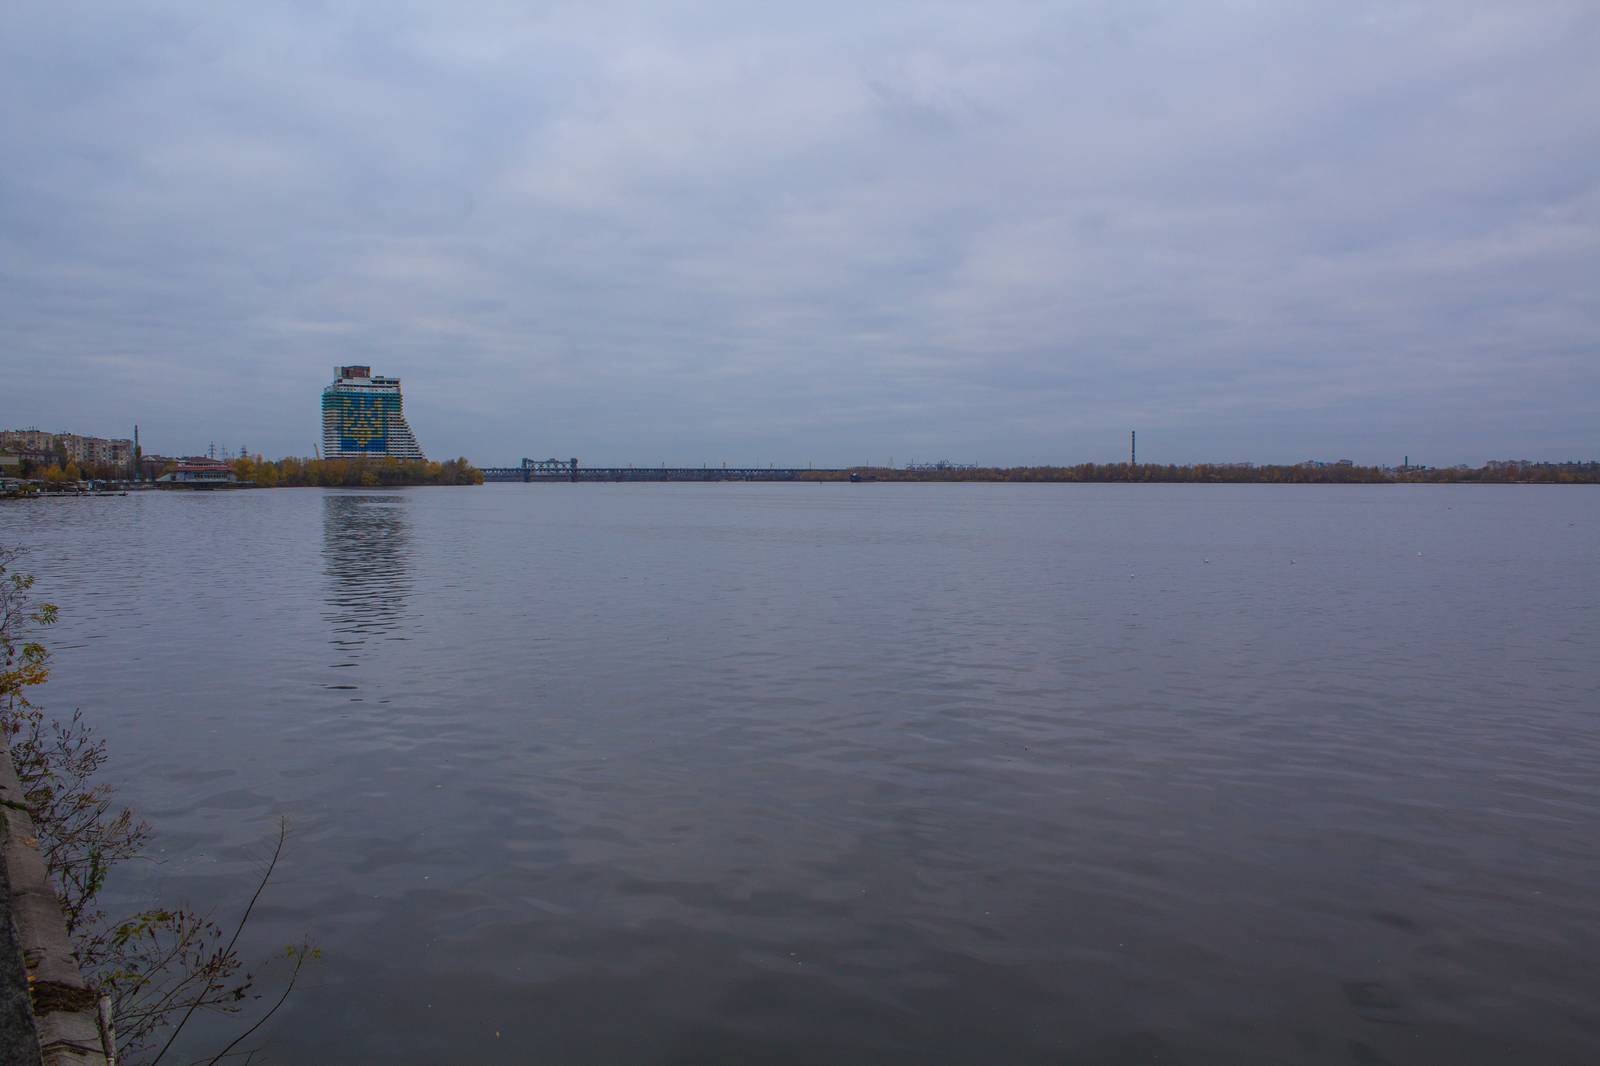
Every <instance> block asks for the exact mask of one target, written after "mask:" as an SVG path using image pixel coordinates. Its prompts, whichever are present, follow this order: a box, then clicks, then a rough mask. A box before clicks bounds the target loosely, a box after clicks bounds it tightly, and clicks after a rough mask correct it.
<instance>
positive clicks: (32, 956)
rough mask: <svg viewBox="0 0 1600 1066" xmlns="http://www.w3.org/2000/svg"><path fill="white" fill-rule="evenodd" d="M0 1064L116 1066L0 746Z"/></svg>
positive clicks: (104, 1016)
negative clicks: (74, 955)
mask: <svg viewBox="0 0 1600 1066" xmlns="http://www.w3.org/2000/svg"><path fill="white" fill-rule="evenodd" d="M0 1063H5V1064H6V1066H12V1064H15V1066H116V1046H115V1041H114V1038H113V1035H112V1032H111V1024H110V1014H109V1011H108V1010H107V1008H106V1004H104V1003H103V1002H102V1001H101V999H100V997H99V996H98V995H97V994H96V992H95V990H94V989H93V988H92V987H90V985H89V983H88V982H87V981H85V980H84V978H83V974H82V973H81V972H80V971H79V969H78V961H77V959H75V958H74V957H73V955H72V942H71V941H70V940H69V939H68V938H67V925H66V921H65V920H64V919H63V918H62V916H61V907H60V904H59V902H58V901H57V899H56V894H55V890H54V889H52V888H51V887H50V879H49V876H48V875H47V874H46V872H45V865H44V856H43V855H42V854H40V852H39V839H38V834H37V833H36V832H35V831H34V827H33V819H32V818H30V817H29V816H28V810H27V808H26V807H25V806H24V805H23V802H22V786H21V784H20V783H19V782H18V781H17V773H16V770H15V769H14V768H13V767H12V765H11V756H10V754H9V753H8V752H6V750H5V748H4V746H3V745H0Z"/></svg>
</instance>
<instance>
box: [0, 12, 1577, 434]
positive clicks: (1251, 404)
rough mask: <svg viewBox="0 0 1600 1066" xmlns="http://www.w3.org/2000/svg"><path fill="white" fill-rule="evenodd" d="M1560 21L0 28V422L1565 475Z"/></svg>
mask: <svg viewBox="0 0 1600 1066" xmlns="http://www.w3.org/2000/svg"><path fill="white" fill-rule="evenodd" d="M1597 34H1600V8H1596V6H1595V5H1593V4H1592V3H1585V2H1577V0H1572V2H1564V0H1551V2H1549V3H1541V4H1537V5H1514V4H1505V3H1487V2H1471V0H1463V2H1460V3H1451V4H1434V3H1406V2H1388V3H1363V2H1355V3H1331V2H1328V3H1309V4H1301V5H1262V6H1253V5H1236V4H1220V3H1192V4H1150V5H1129V4H1126V3H1120V2H1119V3H1112V2H1103V3H1062V4H1059V5H1045V6H1037V5H1024V4H1007V3H1001V4H996V5H986V6H984V7H983V8H982V9H981V10H979V9H977V8H972V7H970V6H963V5H950V6H938V5H927V4H916V5H911V4H905V5H901V4H885V5H871V6H867V7H863V6H861V5H847V4H827V3H823V4H819V5H808V6H807V7H806V8H804V9H792V10H791V9H783V8H779V9H774V10H766V9H752V8H749V7H748V6H747V5H736V4H718V3H713V4H710V5H705V6H700V7H696V8H695V9H694V11H693V12H681V11H680V12H671V11H667V10H663V9H662V8H660V7H659V6H657V5H648V4H638V5H628V4H622V5H616V6H606V7H604V8H603V9H602V8H599V7H594V8H591V7H588V6H573V7H567V8H552V9H545V10H537V11H534V10H524V9H522V8H521V7H520V6H516V5H511V6H506V5H500V4H491V3H463V4H451V5H436V4H426V3H419V4H400V5H383V6H381V7H375V8H351V9H342V8H334V9H324V8H314V7H297V6H282V7H280V6H273V7H257V8H250V9H234V8H219V7H216V6H215V5H208V4H201V3H197V2H195V3H189V2H174V3H156V4H144V3H133V4H128V5H117V6H115V7H106V8H85V9H79V10H78V11H77V13H76V14H74V15H72V16H70V17H69V16H65V15H63V14H62V13H61V12H60V11H59V10H58V9H57V8H55V7H52V6H49V5H43V4H27V3H24V4H14V5H9V6H8V7H7V8H6V9H5V10H4V12H3V13H0V90H3V97H4V99H5V100H7V101H10V103H9V105H7V106H3V107H0V135H3V136H4V138H5V143H6V144H7V153H8V158H9V159H10V160H11V165H10V166H8V167H7V168H5V170H4V171H3V172H0V247H3V248H4V252H5V254H4V255H3V256H0V352H3V353H4V356H3V357H0V358H3V370H0V380H3V382H4V391H3V394H0V424H4V425H7V426H38V427H39V428H40V429H44V430H47V431H51V432H55V431H68V432H74V433H78V434H83V435H98V436H107V437H119V438H120V437H125V436H128V435H131V431H132V426H133V424H134V423H135V422H137V423H138V424H139V425H140V427H141V432H142V438H143V442H144V445H145V448H146V449H147V450H149V451H153V452H162V453H165V454H203V453H204V451H205V449H206V447H207V446H208V445H209V444H211V443H213V442H215V443H217V444H219V445H220V444H222V443H224V442H226V443H228V444H230V445H231V446H232V447H234V448H235V449H236V448H237V447H238V446H240V445H244V446H247V447H248V448H249V449H250V450H251V451H252V452H260V453H262V454H265V455H268V456H273V457H276V456H282V455H310V454H311V453H312V451H313V448H314V447H316V446H317V445H318V444H319V442H320V441H321V440H322V425H321V423H320V422H319V421H318V420H317V417H316V412H317V407H316V404H317V402H318V400H317V398H318V395H319V393H320V391H321V389H322V388H323V386H324V385H325V384H326V383H327V373H328V368H329V367H330V366H333V365H335V364H371V365H372V366H374V367H378V368H381V371H382V373H384V374H387V375H391V376H393V377H397V378H400V379H401V380H402V381H403V382H404V387H405V396H406V415H407V416H408V418H409V420H410V423H411V426H412V428H413V429H414V430H415V433H416V437H417V438H418V439H419V440H421V441H422V442H424V443H425V444H426V451H427V453H428V455H429V456H430V457H433V458H441V459H442V458H449V457H454V456H457V455H464V456H466V457H467V458H469V459H471V460H473V461H475V462H478V463H482V464H502V463H515V462H516V461H517V460H519V459H520V458H522V457H524V456H528V457H533V458H543V457H545V456H550V455H555V456H559V457H566V456H578V457H580V458H581V459H582V460H583V461H584V462H585V463H588V464H592V465H608V464H617V465H625V464H629V463H632V464H638V465H659V464H666V465H683V466H695V465H700V464H702V463H706V464H717V463H722V462H729V463H736V464H750V465H765V464H769V463H771V464H777V465H796V466H804V465H807V464H815V465H817V466H846V465H855V464H862V463H887V462H888V461H889V460H890V459H891V458H892V459H893V460H894V461H895V463H896V465H904V464H906V463H908V462H932V461H937V460H941V459H946V460H950V461H953V462H958V463H979V464H995V465H1018V464H1028V463H1076V462H1080V461H1096V462H1117V461H1122V460H1124V459H1126V457H1127V434H1128V431H1129V430H1130V429H1137V430H1138V433H1139V458H1140V459H1141V461H1148V462H1153V463H1154V462H1160V463H1167V462H1171V463H1190V462H1204V461H1217V462H1226V461H1249V462H1255V463H1293V462H1299V461H1301V460H1305V459H1313V458H1315V459H1324V460H1337V459H1341V458H1350V459H1353V460H1355V461H1356V462H1358V463H1361V464H1373V465H1390V466H1392V465H1398V464H1399V463H1400V462H1401V461H1402V460H1403V457H1404V456H1406V455H1409V456H1410V457H1411V460H1412V462H1414V463H1418V464H1427V465H1433V466H1448V465H1452V464H1455V463H1469V464H1472V465H1478V464H1481V463H1483V462H1485V461H1488V460H1494V459H1506V458H1514V457H1516V458H1521V457H1526V458H1530V459H1534V460H1550V461H1562V460H1572V459H1580V460H1581V459H1592V458H1596V457H1597V456H1600V422H1597V420H1596V419H1595V417H1594V412H1595V410H1596V409H1597V407H1600V301H1597V300H1596V299H1595V297H1594V279H1595V278H1596V277H1600V178H1597V175H1600V147H1597V146H1600V115H1597V113H1596V111H1595V109H1594V107H1593V101H1594V100H1595V99H1600V73H1597V70H1596V65H1595V64H1594V63H1593V61H1592V55H1591V51H1592V49H1591V42H1593V41H1594V40H1595V39H1596V38H1597Z"/></svg>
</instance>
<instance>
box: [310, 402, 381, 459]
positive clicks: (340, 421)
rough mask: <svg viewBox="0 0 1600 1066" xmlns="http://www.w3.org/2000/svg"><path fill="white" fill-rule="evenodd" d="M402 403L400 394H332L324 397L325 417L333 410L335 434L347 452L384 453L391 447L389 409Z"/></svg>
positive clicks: (341, 448) (342, 448) (341, 447)
mask: <svg viewBox="0 0 1600 1066" xmlns="http://www.w3.org/2000/svg"><path fill="white" fill-rule="evenodd" d="M399 406H400V397H398V396H359V395H350V394H349V393H346V394H344V395H337V394H334V395H329V394H326V393H325V394H324V395H323V397H322V409H323V414H324V417H326V415H327V413H328V412H329V411H330V410H331V411H332V413H333V424H334V435H335V436H336V437H337V438H338V441H339V448H340V450H341V451H344V452H347V453H348V452H356V453H360V452H371V453H375V454H378V455H383V454H386V453H387V452H388V449H389V429H388V427H389V409H390V408H391V407H393V408H398V407H399Z"/></svg>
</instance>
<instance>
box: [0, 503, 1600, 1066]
mask: <svg viewBox="0 0 1600 1066" xmlns="http://www.w3.org/2000/svg"><path fill="white" fill-rule="evenodd" d="M0 541H5V542H21V543H24V544H27V545H29V546H31V547H32V549H33V553H32V555H31V557H30V560H29V564H28V568H30V569H32V570H33V571H35V572H36V573H37V574H38V575H39V577H40V582H39V591H41V592H42V593H44V594H45V595H46V596H47V597H48V598H50V599H52V600H54V601H56V602H57V603H59V604H60V606H61V622H60V624H59V625H58V626H57V627H56V629H55V631H54V632H53V634H52V635H51V643H52V646H53V648H54V650H55V653H56V674H55V678H54V680H52V681H51V683H50V684H49V685H48V686H47V687H46V688H45V689H44V690H43V692H42V693H41V696H40V702H42V703H43V704H44V705H45V706H46V707H47V708H48V709H50V710H52V711H55V712H58V713H59V712H69V711H70V710H71V709H72V708H74V707H80V708H82V710H83V711H84V714H85V715H86V716H87V717H88V719H89V720H90V721H92V722H93V723H94V724H95V725H96V726H97V727H98V728H99V730H100V732H101V733H102V735H103V736H104V737H105V738H106V739H107V741H108V742H109V745H110V751H111V762H110V764H109V766H108V767H107V769H106V771H105V772H106V775H107V776H108V777H109V778H111V779H112V780H114V781H116V782H117V783H118V785H119V787H120V790H121V792H120V795H121V798H122V799H123V800H125V801H127V802H128V803H130V804H132V805H133V806H135V807H137V809H138V810H139V811H140V813H141V814H143V815H144V816H145V817H147V818H148V819H150V821H151V822H152V823H153V824H154V826H155V828H156V839H155V843H154V845H153V847H152V849H151V856H152V858H153V859H154V860H155V861H141V862H135V863H131V864H128V865H126V866H124V867H122V868H120V869H119V870H118V872H117V874H116V875H115V878H114V881H113V885H112V887H111V889H110V890H109V897H110V900H111V902H112V903H113V904H115V905H126V906H131V905H133V904H136V903H140V902H147V901H150V900H153V899H162V900H167V901H171V900H180V899H181V900H187V901H190V902H193V903H197V904H201V905H203V906H205V907H208V908H210V907H214V908H216V910H217V916H218V917H219V918H222V919H227V920H231V916H232V915H233V914H234V913H236V912H237V910H238V909H239V908H240V907H241V906H242V905H243V903H244V901H245V900H246V899H247V898H248V896H249V894H250V892H251V890H252V889H253V888H254V885H255V878H256V877H257V876H258V875H259V874H260V871H261V868H262V866H263V863H264V860H265V857H266V856H267V855H268V854H269V853H270V850H271V840H272V838H273V835H274V826H275V825H276V820H277V819H278V818H279V817H280V816H286V817H287V818H288V820H289V826H290V836H289V842H288V845H287V849H286V853H285V856H284V858H283V860H282V862H281V864H280V866H279V868H278V870H277V872H276V874H275V876H274V877H273V879H272V882H271V884H270V885H269V887H268V889H267V891H266V894H265V895H264V897H263V902H262V905H261V907H260V908H259V910H258V912H257V915H256V917H255V918H254V919H253V920H252V921H251V923H250V925H249V926H248V927H247V930H246V936H245V940H244V954H245V955H246V956H247V958H248V959H250V960H251V961H254V960H255V959H257V958H260V957H262V956H264V955H266V954H267V953H269V952H270V951H272V950H274V949H277V950H281V948H282V946H283V945H284V944H287V943H289V942H292V941H295V940H297V939H299V938H300V937H301V936H302V935H309V936H310V937H311V938H312V939H313V940H315V941H316V943H317V944H319V945H320V946H321V947H322V948H323V949H324V952H325V956H324V958H323V960H322V961H321V963H320V964H318V965H317V966H316V967H315V968H314V970H313V971H311V972H310V974H309V976H308V979H307V984H306V985H305V986H304V987H302V988H300V989H298V990H297V991H296V992H295V994H294V995H293V996H292V997H291V998H290V1000H289V1002H288V1004H287V1005H286V1006H285V1007H284V1009H283V1010H282V1011H281V1012H280V1013H279V1015H278V1016H277V1017H276V1018H275V1019H274V1020H273V1022H272V1023H271V1024H270V1026H269V1028H267V1029H266V1030H264V1034H263V1040H262V1041H261V1043H264V1044H265V1052H264V1055H263V1056H258V1057H257V1059H256V1061H257V1062H307V1063H324V1062H327V1063H358V1062H383V1063H388V1064H411V1063H457V1062H460V1063H467V1062H471V1063H479V1062H506V1063H521V1062H534V1061H538V1062H550V1063H736V1062H737V1063H745V1062H751V1063H754V1062H760V1063H791V1062H792V1063H838V1062H860V1063H874V1064H882V1063H917V1064H922V1063H990V1062H993V1063H1153V1062H1160V1063H1228V1064H1235V1063H1263V1064H1264V1063H1287V1062H1296V1063H1445V1062H1448V1063H1452V1064H1460V1063H1509V1062H1539V1063H1593V1062H1595V1061H1597V1060H1600V665H1597V652H1600V492H1597V491H1594V490H1591V489H1586V488H1581V487H1580V488H1563V487H1532V486H1529V487H1518V486H1370V487H1364V486H1315V487H1312V486H1142V485H1094V486H1068V485H891V484H866V485H839V484H828V485H821V484H816V485H758V484H748V485H747V484H712V485H533V486H528V485H490V486H484V487H480V488H462V489H442V488H431V489H415V490H402V491H376V490H374V491H326V492H324V491H320V490H310V489H306V490H298V489H282V490H273V491H258V492H236V493H218V494H192V495H190V494H175V493H159V494H157V493H148V494H142V495H132V496H129V497H126V498H113V499H82V500H79V499H69V500H40V501H30V502H18V503H11V504H3V505H0ZM282 969H283V967H282V964H281V963H276V964H273V965H270V966H268V967H267V968H266V970H265V971H263V972H262V981H261V985H262V991H265V992H275V990H276V988H277V987H278V986H277V985H276V984H275V983H274V982H275V980H277V979H279V977H280V976H281V973H282ZM239 1028H240V1026H239V1025H238V1024H237V1023H228V1024H224V1025H223V1026H222V1027H221V1028H220V1029H219V1028H217V1027H215V1026H213V1027H212V1028H210V1029H202V1030H200V1031H199V1032H198V1034H197V1041H208V1040H212V1039H214V1036H215V1034H216V1033H220V1032H237V1031H238V1029H239ZM197 1046H198V1044H197ZM208 1046H214V1045H208ZM185 1061H186V1060H185Z"/></svg>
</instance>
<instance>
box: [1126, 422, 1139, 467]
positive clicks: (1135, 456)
mask: <svg viewBox="0 0 1600 1066" xmlns="http://www.w3.org/2000/svg"><path fill="white" fill-rule="evenodd" d="M1128 465H1129V466H1138V465H1139V431H1138V430H1136V429H1130V430H1128Z"/></svg>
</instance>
